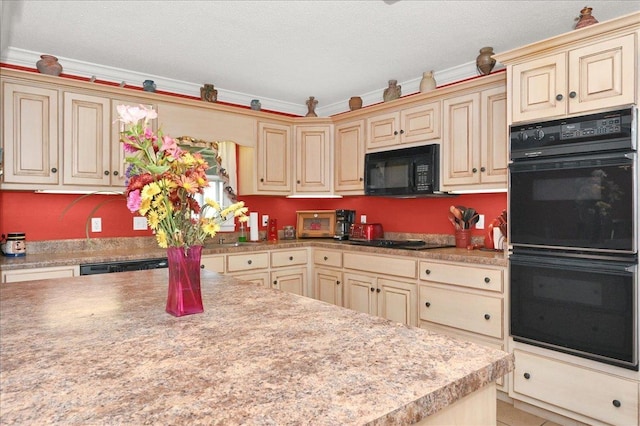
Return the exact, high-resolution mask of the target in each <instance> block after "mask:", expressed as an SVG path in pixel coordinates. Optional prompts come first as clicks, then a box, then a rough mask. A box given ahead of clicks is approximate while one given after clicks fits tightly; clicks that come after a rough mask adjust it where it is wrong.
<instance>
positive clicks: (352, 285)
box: [344, 272, 378, 315]
mask: <svg viewBox="0 0 640 426" xmlns="http://www.w3.org/2000/svg"><path fill="white" fill-rule="evenodd" d="M375 281H376V278H375V277H370V276H366V275H360V274H352V273H348V272H345V273H344V307H345V308H349V309H353V310H355V311H359V312H364V313H366V314H371V315H377V310H378V305H377V300H378V299H377V297H376V282H375Z"/></svg>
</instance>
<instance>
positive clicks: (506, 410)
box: [497, 400, 561, 426]
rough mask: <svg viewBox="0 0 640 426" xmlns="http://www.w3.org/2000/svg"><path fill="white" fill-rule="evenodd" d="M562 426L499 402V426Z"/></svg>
mask: <svg viewBox="0 0 640 426" xmlns="http://www.w3.org/2000/svg"><path fill="white" fill-rule="evenodd" d="M542 425H544V426H561V425H559V424H558V423H554V422H552V421H550V420H545V419H543V418H542V417H538V416H535V415H533V414H530V413H527V412H526V411H522V410H518V409H517V408H514V407H513V405H511V404H509V403H506V402H504V401H500V400H498V423H497V426H542Z"/></svg>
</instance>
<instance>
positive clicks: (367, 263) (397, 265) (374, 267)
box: [343, 253, 416, 278]
mask: <svg viewBox="0 0 640 426" xmlns="http://www.w3.org/2000/svg"><path fill="white" fill-rule="evenodd" d="M343 262H344V267H345V268H349V269H356V270H359V271H366V272H369V273H371V272H373V273H377V274H385V275H395V276H397V277H405V278H416V261H415V260H412V259H401V258H397V257H384V256H378V255H370V254H358V253H344V256H343Z"/></svg>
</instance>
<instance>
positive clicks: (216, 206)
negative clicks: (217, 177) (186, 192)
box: [204, 198, 220, 210]
mask: <svg viewBox="0 0 640 426" xmlns="http://www.w3.org/2000/svg"><path fill="white" fill-rule="evenodd" d="M204 202H205V204H206V205H207V206H209V207H213V208H214V209H216V210H220V204H218V202H217V201H216V200H212V199H211V198H205V199H204Z"/></svg>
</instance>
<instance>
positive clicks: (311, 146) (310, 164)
mask: <svg viewBox="0 0 640 426" xmlns="http://www.w3.org/2000/svg"><path fill="white" fill-rule="evenodd" d="M294 128H295V145H294V146H295V149H294V156H295V164H296V166H295V176H296V178H295V180H296V182H295V192H296V193H315V194H323V193H331V191H332V189H333V188H332V186H333V185H332V183H333V179H332V178H333V174H332V165H333V162H332V154H333V153H332V149H331V146H332V144H331V138H332V134H331V130H332V129H331V125H330V124H326V125H296V126H294Z"/></svg>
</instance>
